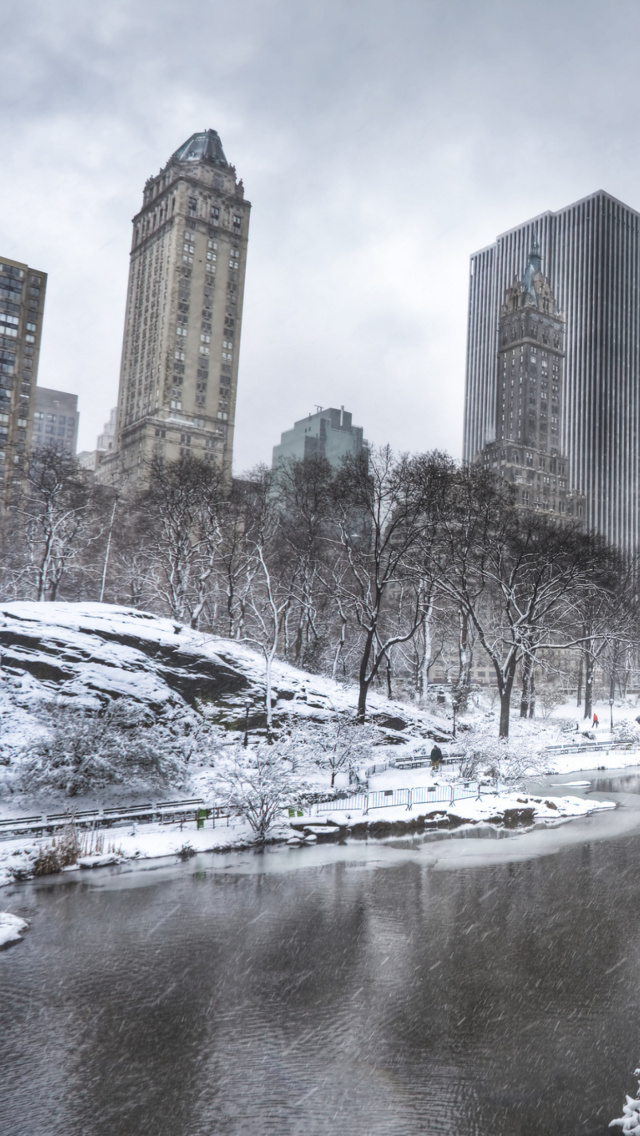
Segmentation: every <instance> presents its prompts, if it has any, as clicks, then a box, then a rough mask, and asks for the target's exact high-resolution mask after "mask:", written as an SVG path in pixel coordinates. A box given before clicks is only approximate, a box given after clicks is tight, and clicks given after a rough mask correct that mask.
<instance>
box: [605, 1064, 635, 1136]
mask: <svg viewBox="0 0 640 1136" xmlns="http://www.w3.org/2000/svg"><path fill="white" fill-rule="evenodd" d="M634 1076H636V1077H640V1069H636V1070H635V1073H634ZM638 1088H639V1089H640V1081H639V1082H638ZM609 1128H621V1129H622V1131H623V1132H625V1133H627V1134H629V1133H633V1136H640V1100H634V1099H633V1097H629V1096H628V1097H627V1103H626V1104H625V1105H623V1107H622V1116H619V1117H618V1118H617V1119H616V1120H612V1121H611V1123H610V1125H609Z"/></svg>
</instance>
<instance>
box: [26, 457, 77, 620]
mask: <svg viewBox="0 0 640 1136" xmlns="http://www.w3.org/2000/svg"><path fill="white" fill-rule="evenodd" d="M90 506H91V492H90V488H89V485H88V483H87V481H86V480H85V478H84V477H83V476H82V472H81V470H80V466H79V465H78V462H77V461H76V459H75V458H74V457H72V456H71V455H70V454H67V453H66V452H65V451H63V450H60V449H58V447H57V446H55V445H53V444H52V445H46V446H42V447H40V448H38V449H37V450H35V451H34V452H33V453H32V454H31V456H30V458H29V464H28V470H27V493H26V495H25V497H24V499H23V500H22V501H21V503H20V504H18V505H16V506H14V510H15V514H16V517H17V518H19V524H20V527H21V529H22V533H23V538H24V543H25V551H26V557H25V563H24V566H23V568H22V576H23V579H24V580H25V583H26V584H27V586H28V587H29V588H30V589H32V591H33V592H34V593H35V597H36V599H37V600H45V599H50V600H55V599H56V598H57V596H58V592H59V589H60V585H61V583H62V580H63V577H64V575H65V573H66V572H67V571H68V569H69V567H70V565H71V564H72V563H73V562H74V561H75V560H76V559H77V558H78V557H79V555H80V553H81V551H82V549H83V545H84V544H85V543H86V541H87V540H88V539H89V537H90Z"/></svg>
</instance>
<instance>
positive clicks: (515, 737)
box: [0, 603, 640, 883]
mask: <svg viewBox="0 0 640 1136" xmlns="http://www.w3.org/2000/svg"><path fill="white" fill-rule="evenodd" d="M0 618H1V620H2V623H1V624H0V642H1V643H2V671H1V674H2V684H1V686H0V699H1V703H0V707H1V714H2V719H1V720H2V741H1V743H0V744H1V747H2V748H1V753H2V765H0V794H1V796H0V880H2V881H3V882H5V883H7V882H10V881H11V880H15V879H20V878H29V876H31V875H33V874H36V875H37V874H39V873H40V872H42V873H47V872H50V871H53V870H55V867H56V864H58V868H59V870H65V871H70V870H81V869H82V868H87V867H90V866H99V865H105V864H108V863H118V862H119V863H124V862H135V861H136V860H140V859H148V858H154V857H164V856H176V855H182V856H189V855H192V854H195V853H197V852H204V851H216V850H226V849H234V848H235V849H239V848H244V847H250V846H252V845H253V844H255V842H256V841H258V842H260V841H263V842H264V841H269V842H271V843H273V842H279V843H285V844H286V845H288V846H289V847H290V848H292V849H293V848H295V847H298V846H301V845H304V844H306V845H310V844H313V843H316V842H317V841H320V842H326V841H330V840H337V841H344V840H345V839H347V838H350V839H352V840H353V839H355V840H360V839H363V838H367V837H369V838H378V839H393V838H396V837H398V836H401V835H403V834H411V833H415V832H424V831H426V830H429V829H434V830H438V831H440V830H442V829H444V828H447V829H448V830H453V829H454V828H456V829H457V828H460V827H461V826H476V825H490V826H491V825H492V826H502V827H503V826H506V827H507V828H509V829H510V830H511V831H514V832H515V831H517V830H520V831H521V832H522V833H524V831H525V830H528V829H529V828H530V827H531V826H543V827H544V826H551V827H554V826H557V825H558V824H562V823H565V822H567V821H569V820H571V819H572V818H581V817H585V816H587V815H590V814H592V813H594V812H598V811H602V812H604V811H608V810H611V809H614V808H615V801H613V800H611V799H608V798H606V797H605V798H603V799H600V798H598V797H597V796H593V795H592V793H591V792H590V789H591V782H590V781H589V780H586V781H585V780H584V779H582V780H581V779H580V778H577V777H575V776H572V775H573V774H577V773H579V772H580V771H584V770H605V769H611V770H620V769H622V768H625V767H632V766H634V765H636V764H640V758H639V757H638V754H637V746H638V745H639V744H640V728H639V726H638V723H637V722H636V720H635V719H636V711H637V709H638V707H637V706H636V705H635V704H634V702H633V700H631V699H629V700H628V704H626V705H616V707H615V718H616V721H615V723H614V728H613V730H611V729H610V728H608V723H607V724H605V723H606V719H607V716H609V715H612V713H613V709H612V708H611V707H609V706H608V705H606V704H603V705H602V706H600V705H599V704H597V705H596V710H597V711H599V713H600V716H601V721H602V724H601V725H600V726H599V727H598V728H597V729H592V728H591V729H590V728H588V726H589V723H587V725H586V726H583V725H581V723H580V722H579V720H577V719H576V717H575V709H574V708H573V707H571V705H570V704H566V705H562V704H561V705H559V706H556V707H554V710H553V713H552V714H549V715H547V716H546V717H544V718H536V719H533V720H529V719H515V720H514V722H513V724H512V731H511V736H510V738H509V739H508V741H504V740H500V739H498V738H497V737H496V729H495V721H496V707H495V703H492V700H491V698H490V696H489V695H488V694H487V693H485V692H483V691H481V690H478V691H477V692H476V693H475V694H474V695H473V697H472V699H471V700H470V702H469V705H468V706H467V709H466V711H465V712H464V713H462V714H459V715H458V720H457V729H456V732H455V736H454V722H453V719H452V709H451V706H447V704H446V701H445V700H444V699H443V700H442V703H441V704H439V703H438V702H437V701H436V700H435V699H434V700H433V701H432V702H431V704H430V705H429V706H428V707H426V708H425V709H421V708H419V707H416V706H415V705H410V704H406V703H401V702H397V701H393V700H389V699H388V698H386V697H384V696H381V695H379V694H377V693H372V694H371V695H370V699H369V719H368V722H367V724H366V725H365V726H356V725H354V711H355V705H356V699H357V690H356V688H354V687H350V686H349V685H345V684H339V683H336V682H334V681H332V680H330V679H328V678H323V677H321V676H318V675H311V674H308V673H306V672H303V671H300V670H297V669H296V668H294V667H292V666H289V665H287V664H285V663H283V662H279V661H275V662H274V664H273V673H272V679H271V681H272V691H271V703H272V714H273V723H274V725H273V736H272V737H267V736H266V735H265V728H264V720H265V713H264V703H265V682H264V660H263V659H262V658H261V656H260V655H259V654H258V653H256V652H255V651H253V650H251V649H250V648H249V647H247V646H246V645H244V644H240V643H236V642H232V641H229V640H221V639H216V638H215V637H212V636H209V635H204V634H202V633H199V632H194V631H191V630H189V629H186V628H183V627H180V626H179V625H176V624H175V622H174V621H171V620H167V619H162V618H159V617H153V616H150V615H146V614H143V613H140V612H137V611H133V610H131V609H123V608H113V607H109V605H97V604H93V605H92V604H63V603H58V604H55V603H50V604H32V603H11V604H5V605H4V607H3V608H2V611H1V612H0ZM572 711H573V714H572ZM63 847H64V851H62V850H61V849H62V848H63ZM56 849H57V851H56Z"/></svg>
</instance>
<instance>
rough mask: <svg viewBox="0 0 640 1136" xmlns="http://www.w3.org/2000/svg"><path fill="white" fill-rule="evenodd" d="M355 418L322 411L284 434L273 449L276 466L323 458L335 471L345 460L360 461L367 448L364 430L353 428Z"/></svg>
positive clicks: (342, 411) (302, 419)
mask: <svg viewBox="0 0 640 1136" xmlns="http://www.w3.org/2000/svg"><path fill="white" fill-rule="evenodd" d="M352 418H353V415H352V414H350V413H349V411H347V410H345V409H344V407H342V408H341V409H340V410H337V409H336V407H334V406H332V407H328V408H327V409H326V410H322V409H321V408H320V409H318V410H316V413H315V414H310V415H309V416H308V418H301V419H300V421H299V422H295V423H294V425H293V430H285V431H284V433H283V434H282V435H281V437H280V443H279V445H277V446H274V447H273V463H272V464H273V466H274V468H275V466H276V465H277V464H278V462H279V461H283V460H286V459H287V458H294V459H297V460H302V459H303V458H310V457H316V456H318V457H323V458H326V459H327V461H328V462H329V463H330V464H331V465H332V466H334V467H337V466H339V465H340V462H341V461H342V459H343V458H345V457H357V455H358V454H360V453H361V452H362V450H363V448H365V447H366V442H365V440H364V438H363V428H362V426H354V425H353V422H352Z"/></svg>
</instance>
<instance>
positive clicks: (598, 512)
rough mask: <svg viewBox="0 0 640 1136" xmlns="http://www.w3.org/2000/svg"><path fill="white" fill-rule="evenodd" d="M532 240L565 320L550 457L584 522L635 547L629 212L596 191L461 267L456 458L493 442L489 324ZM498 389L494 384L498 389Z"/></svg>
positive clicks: (634, 235) (635, 379) (634, 288)
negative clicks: (460, 447) (464, 303)
mask: <svg viewBox="0 0 640 1136" xmlns="http://www.w3.org/2000/svg"><path fill="white" fill-rule="evenodd" d="M536 239H537V241H538V243H539V246H540V256H541V260H542V267H543V271H544V275H545V276H546V277H548V279H549V281H550V285H551V288H552V289H553V292H554V294H555V298H556V302H557V305H558V308H559V309H560V311H562V312H563V313H564V316H565V321H566V323H565V376H564V384H563V390H562V406H561V409H560V413H559V420H560V423H561V431H562V436H561V437H560V439H559V447H558V448H559V450H560V452H563V453H564V454H566V455H567V458H568V461H569V470H568V480H569V482H570V483H571V485H572V487H573V488H574V490H575V491H576V492H577V493H578V494H579V495H584V496H585V497H586V510H587V523H588V525H589V526H590V527H592V528H595V529H597V530H598V531H599V532H601V533H602V534H603V535H604V536H606V537H607V538H608V539H609V540H610V541H611V542H612V543H614V544H616V545H617V546H618V547H619V548H621V549H623V550H626V551H634V550H636V549H637V548H638V547H640V492H639V486H638V478H639V476H640V457H639V454H638V442H639V439H640V213H638V212H636V210H635V209H630V208H629V207H628V206H627V205H623V204H622V202H620V201H617V200H616V199H615V198H614V197H611V196H610V194H608V193H605V192H604V191H599V192H598V193H594V194H593V195H592V196H591V197H586V198H584V199H583V200H582V201H578V202H576V203H575V204H574V205H569V206H567V208H566V209H561V210H559V211H558V212H557V213H551V212H548V213H543V214H541V215H540V216H539V217H534V218H532V220H530V221H527V222H525V223H524V224H523V225H520V226H518V227H517V228H515V229H512V230H511V231H510V232H508V233H505V234H503V235H502V236H500V237H498V239H497V241H496V242H495V244H493V245H491V246H489V247H488V248H486V249H482V250H481V251H480V252H477V253H474V254H473V256H472V257H471V278H470V287H469V325H468V342H467V381H466V399H465V424H464V458H465V460H466V461H473V460H474V459H477V458H478V456H479V454H480V452H481V451H482V450H484V448H485V447H486V446H487V445H488V444H490V443H492V442H494V441H495V440H496V439H497V435H498V430H497V427H498V414H499V413H501V411H500V410H499V392H500V389H501V388H500V386H499V377H498V365H499V364H498V355H499V344H498V320H499V316H500V308H501V304H502V303H503V299H504V295H505V291H506V289H507V288H508V287H509V286H510V285H511V283H512V281H513V279H514V277H519V278H521V277H522V276H523V274H524V273H525V270H526V266H527V262H528V256H529V252H530V250H531V247H532V245H533V244H534V242H535V241H536ZM500 381H501V380H500Z"/></svg>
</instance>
